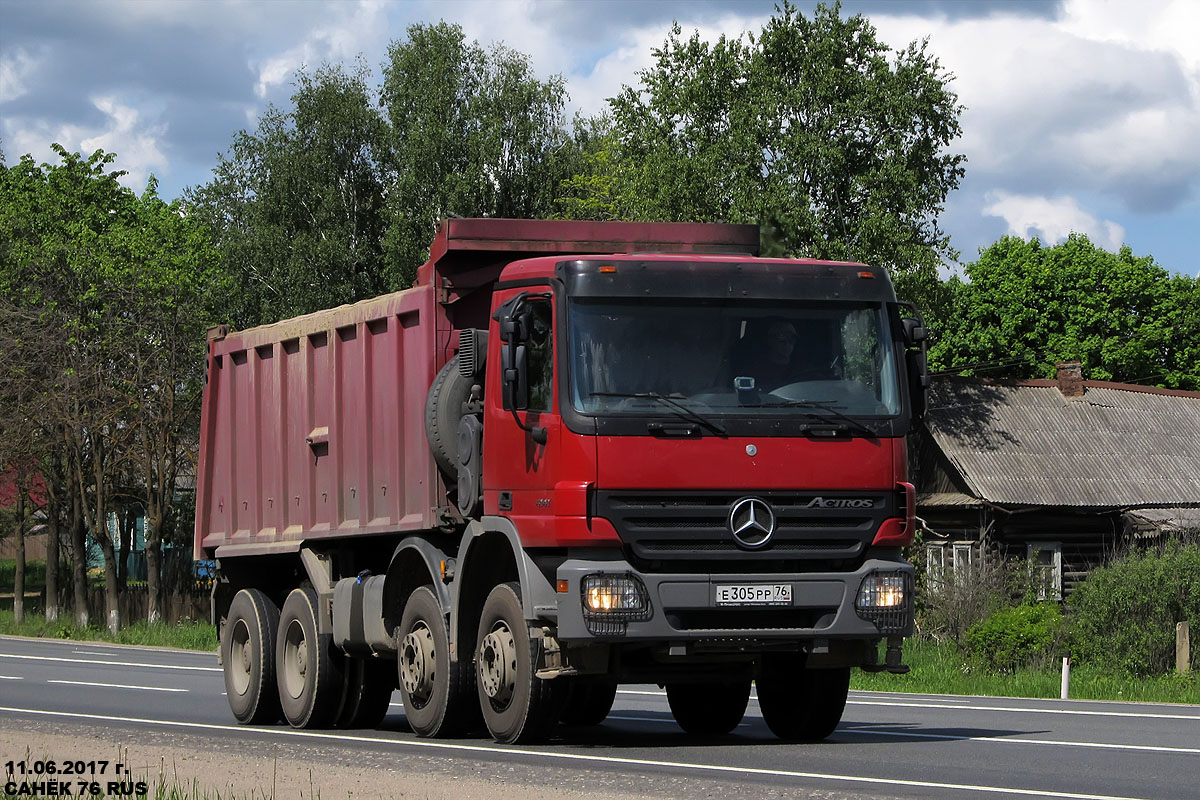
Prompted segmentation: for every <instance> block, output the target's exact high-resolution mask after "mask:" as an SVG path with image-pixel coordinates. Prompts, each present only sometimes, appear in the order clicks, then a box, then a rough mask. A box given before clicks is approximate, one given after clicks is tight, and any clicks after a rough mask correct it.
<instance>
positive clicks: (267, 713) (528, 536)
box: [195, 219, 927, 742]
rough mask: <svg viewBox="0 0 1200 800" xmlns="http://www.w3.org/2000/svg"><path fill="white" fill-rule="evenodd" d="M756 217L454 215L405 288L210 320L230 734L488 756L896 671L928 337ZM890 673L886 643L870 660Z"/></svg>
mask: <svg viewBox="0 0 1200 800" xmlns="http://www.w3.org/2000/svg"><path fill="white" fill-rule="evenodd" d="M757 251H758V230H757V228H755V227H752V226H735V225H702V224H651V223H613V222H603V223H599V222H565V221H532V220H495V219H486V220H483V219H455V220H449V221H446V222H444V223H442V225H441V227H440V230H439V232H438V234H437V238H436V239H435V241H434V242H433V244H432V246H431V252H430V257H429V260H428V262H427V263H425V264H424V265H423V266H422V267H421V268H420V270H419V273H418V278H417V280H416V282H415V284H414V287H413V288H411V289H408V290H405V291H401V292H396V293H394V294H389V295H384V296H382V297H378V298H375V299H373V300H366V301H363V302H359V303H355V304H353V305H346V306H342V307H339V308H333V309H329V310H326V311H319V312H317V313H314V314H309V315H306V316H301V317H296V318H295V319H289V320H284V321H282V322H277V323H274V324H270V325H263V326H261V327H257V328H253V329H250V330H245V331H239V332H232V331H229V330H228V329H224V328H218V329H214V330H213V331H211V332H210V334H209V342H208V374H207V384H206V387H205V392H204V400H203V411H202V422H201V429H202V432H201V439H200V465H199V476H198V484H197V509H196V534H195V555H196V557H197V558H198V559H216V561H217V572H216V575H217V580H216V583H215V586H214V590H213V595H212V618H213V622H214V624H216V625H217V626H218V628H219V631H220V642H221V647H220V654H221V662H222V665H223V668H224V674H225V686H226V690H227V695H228V699H229V704H230V706H231V708H232V710H233V713H234V716H235V717H236V718H237V719H238V720H239V721H241V722H243V723H272V722H276V721H278V720H279V719H280V717H282V718H284V719H286V720H287V722H289V723H290V724H292V725H294V726H297V727H335V726H336V727H363V726H374V725H376V724H377V723H378V722H379V721H380V720H381V719H382V718H383V715H384V714H385V713H386V712H387V708H388V703H389V700H390V698H391V695H392V692H393V690H394V689H396V688H399V690H400V694H401V697H402V699H403V704H404V711H405V716H406V717H407V720H408V723H409V724H410V725H411V726H412V729H413V730H414V731H415V732H416V733H418V734H419V735H422V736H449V735H455V734H462V733H464V732H468V731H470V730H473V729H480V728H481V727H482V726H481V723H482V725H486V727H487V730H488V731H489V732H490V733H491V735H492V736H493V737H494V738H495V739H496V740H497V741H500V742H530V741H536V740H538V739H541V738H544V737H546V736H547V735H549V733H550V732H551V730H552V728H553V727H554V726H555V725H556V724H558V723H559V722H562V723H565V724H569V725H588V724H595V723H598V722H600V721H602V720H603V719H604V718H605V716H606V715H607V714H608V711H609V709H610V708H611V706H612V703H613V698H614V695H615V693H616V690H617V689H616V687H617V686H618V684H621V683H653V684H659V685H661V686H664V687H665V688H666V695H667V699H668V701H669V704H670V707H671V710H672V712H673V714H674V716H675V719H676V720H677V721H678V723H679V725H680V726H681V727H682V728H683V729H684V730H686V731H689V732H695V733H701V734H710V735H711V734H722V733H727V732H729V731H731V730H732V729H733V728H734V727H735V726H737V724H738V723H739V722H740V720H741V719H742V717H743V715H744V713H745V709H746V705H747V698H748V697H749V693H750V688H751V684H752V682H753V683H756V684H757V690H758V700H759V703H760V706H761V709H762V714H763V718H764V720H765V721H766V724H767V725H768V726H769V727H770V729H771V730H772V731H773V732H774V733H775V734H776V735H778V736H780V737H782V738H785V739H810V740H811V739H821V738H824V737H825V736H827V735H828V734H829V733H831V732H832V731H833V729H834V728H835V727H836V725H837V723H838V721H839V720H840V718H841V714H842V711H843V708H844V705H845V701H846V693H847V687H848V683H849V679H850V670H851V668H853V667H861V668H863V669H867V670H874V671H879V670H888V671H892V672H902V671H904V670H905V669H906V667H905V666H904V665H903V664H902V663H901V662H902V658H901V643H902V639H903V637H904V636H905V635H907V634H909V633H911V629H912V615H913V570H912V567H911V566H910V565H909V564H907V563H905V562H904V560H903V558H902V556H901V548H902V546H904V545H906V544H908V543H910V542H911V541H912V536H913V531H914V517H913V514H914V496H913V487H912V485H911V484H910V483H908V482H907V460H906V447H905V435H906V434H907V433H908V431H909V428H910V426H911V424H912V422H913V419H914V418H915V417H916V416H918V415H919V414H920V413H921V412H922V410H923V404H924V391H925V384H926V383H927V377H926V369H925V355H924V344H923V341H924V338H925V331H924V329H923V326H922V325H921V323H920V321H919V320H918V319H916V318H915V317H914V316H913V315H907V314H905V313H904V311H903V308H902V306H901V305H900V304H898V303H897V301H896V298H895V294H894V292H893V289H892V285H891V282H890V280H889V278H888V275H887V273H886V272H885V271H884V270H882V269H879V268H874V267H870V266H865V265H862V264H850V263H831V262H821V261H812V260H782V259H765V258H758V257H756V256H755V253H757ZM881 649H882V650H883V651H884V652H883V658H882V659H881V658H880V650H881Z"/></svg>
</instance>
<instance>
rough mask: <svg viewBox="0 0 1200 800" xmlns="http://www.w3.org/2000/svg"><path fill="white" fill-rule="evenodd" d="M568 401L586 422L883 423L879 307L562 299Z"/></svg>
mask: <svg viewBox="0 0 1200 800" xmlns="http://www.w3.org/2000/svg"><path fill="white" fill-rule="evenodd" d="M568 318H569V324H570V333H569V337H570V342H569V347H570V358H571V365H570V369H571V402H572V404H573V405H574V406H575V408H576V409H577V410H578V411H581V412H583V413H585V414H609V413H612V414H638V415H647V414H655V413H661V412H662V409H663V402H662V398H670V399H672V400H673V401H675V402H676V403H678V404H679V405H685V406H687V407H688V408H689V409H691V410H693V411H694V412H696V413H701V414H714V413H715V414H717V415H732V414H738V415H741V414H753V415H790V414H797V415H805V416H810V417H811V416H813V415H814V414H828V415H831V416H833V415H836V416H894V415H896V414H898V413H899V411H900V399H899V393H898V389H897V381H898V375H897V371H896V364H895V358H894V353H893V348H892V339H891V335H890V333H889V330H890V329H889V326H888V322H887V315H886V311H885V309H884V308H883V306H882V305H881V304H877V303H876V304H869V303H813V304H808V305H804V304H797V303H795V302H789V303H786V304H781V303H763V302H749V301H747V302H742V303H738V302H729V301H699V300H695V299H687V300H679V301H662V300H657V301H655V302H654V303H648V302H644V301H643V302H638V301H625V300H620V301H616V300H611V299H603V300H594V299H591V298H573V299H572V300H571V304H570V310H569V313H568Z"/></svg>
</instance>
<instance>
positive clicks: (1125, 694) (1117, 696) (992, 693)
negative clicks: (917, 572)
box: [850, 639, 1200, 703]
mask: <svg viewBox="0 0 1200 800" xmlns="http://www.w3.org/2000/svg"><path fill="white" fill-rule="evenodd" d="M904 663H906V664H908V665H909V666H910V667H912V671H911V672H909V673H908V674H907V675H889V674H888V673H886V672H882V673H878V674H868V673H865V672H861V671H859V670H855V671H854V673H853V677H852V678H851V683H850V686H851V688H853V689H863V690H869V691H879V692H918V693H931V694H971V695H983V696H988V697H1058V696H1059V690H1060V688H1061V680H1062V672H1061V670H1062V663H1061V661H1060V662H1059V663H1058V664H1054V665H1052V666H1048V667H1046V668H1043V669H1018V670H1017V671H1016V672H1013V673H1012V674H997V673H994V672H989V671H986V670H984V669H981V668H980V667H979V666H978V665H976V664H973V663H972V662H971V661H970V660H969V659H968V658H967V657H966V656H965V655H964V654H963V653H962V652H960V651H959V649H958V648H957V647H956V646H955V645H954V644H953V643H943V644H939V643H936V642H932V641H929V640H925V639H909V640H908V641H907V642H905V645H904ZM1070 695H1071V697H1072V698H1073V699H1080V700H1137V701H1142V702H1153V703H1200V675H1198V674H1197V673H1194V672H1193V673H1191V674H1189V675H1177V674H1175V673H1171V674H1168V675H1162V676H1159V677H1155V678H1134V677H1129V676H1126V675H1122V674H1119V673H1116V672H1113V671H1107V670H1104V669H1101V668H1097V667H1096V666H1094V665H1089V664H1073V665H1072V666H1071V691H1070Z"/></svg>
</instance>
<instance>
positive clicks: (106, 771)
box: [4, 758, 149, 797]
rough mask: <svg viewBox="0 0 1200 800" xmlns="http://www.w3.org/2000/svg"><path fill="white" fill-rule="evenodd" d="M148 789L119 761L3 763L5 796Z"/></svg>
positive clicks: (120, 793) (122, 793)
mask: <svg viewBox="0 0 1200 800" xmlns="http://www.w3.org/2000/svg"><path fill="white" fill-rule="evenodd" d="M148 791H149V785H148V784H147V782H146V781H139V780H135V779H134V776H133V775H132V774H130V771H129V767H128V766H127V765H126V764H123V763H121V762H119V761H107V760H96V759H90V760H86V761H85V760H82V759H70V758H65V759H53V758H51V759H45V758H39V759H28V758H24V759H17V760H11V761H5V762H4V793H5V796H6V797H138V796H145V795H146V794H147V792H148Z"/></svg>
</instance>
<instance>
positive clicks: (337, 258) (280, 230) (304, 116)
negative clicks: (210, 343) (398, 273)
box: [187, 65, 388, 327]
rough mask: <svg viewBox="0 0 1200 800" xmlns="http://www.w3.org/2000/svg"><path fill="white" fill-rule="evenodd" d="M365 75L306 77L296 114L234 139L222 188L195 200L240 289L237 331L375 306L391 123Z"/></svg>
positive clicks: (212, 186)
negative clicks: (361, 304)
mask: <svg viewBox="0 0 1200 800" xmlns="http://www.w3.org/2000/svg"><path fill="white" fill-rule="evenodd" d="M366 81H367V71H366V69H365V67H362V66H361V65H360V66H359V68H358V69H357V70H356V71H355V72H349V73H348V72H346V71H345V70H343V69H342V68H341V67H336V66H325V67H322V68H321V69H318V70H317V71H316V73H315V74H314V75H309V74H307V73H306V72H304V71H303V70H302V71H300V72H299V73H297V76H296V92H295V94H293V95H292V103H293V108H292V109H291V110H289V111H284V110H281V109H278V108H275V107H274V106H272V107H269V108H268V109H267V110H266V112H264V114H263V115H262V117H260V119H259V123H258V130H257V131H256V132H254V133H248V132H246V131H242V132H240V133H238V134H237V135H236V136H235V137H234V141H233V146H232V147H231V149H230V151H229V152H228V153H227V154H225V155H223V156H221V157H220V158H219V160H218V163H217V166H216V168H215V169H214V170H213V172H214V179H213V180H212V182H210V183H209V184H207V185H206V186H203V187H201V188H199V189H197V190H194V191H192V192H189V194H188V199H187V205H188V206H189V207H190V209H191V213H193V214H195V215H196V216H197V218H198V219H200V220H201V221H203V222H204V223H206V224H207V225H208V226H209V227H210V228H211V229H212V230H213V231H214V232H215V235H216V241H217V244H218V247H219V251H220V254H221V258H222V262H223V265H224V269H225V271H226V272H227V273H228V274H229V275H230V276H231V278H232V280H233V281H234V284H235V285H237V286H238V287H239V290H238V292H236V293H233V294H231V295H230V296H229V299H228V311H229V314H230V316H231V317H232V321H233V322H234V323H235V324H236V325H238V326H239V327H246V326H249V325H256V324H260V323H263V322H271V321H274V320H277V319H280V318H283V317H290V316H294V315H296V314H302V313H306V312H309V311H315V310H317V309H320V308H327V307H330V306H335V305H339V304H342V303H349V302H353V301H355V300H360V299H363V298H365V297H373V296H375V295H378V294H381V293H383V292H384V291H386V290H387V288H388V284H387V283H386V281H385V276H384V268H383V236H384V231H385V227H386V221H385V216H384V202H385V190H384V188H385V187H384V172H383V155H384V154H383V148H384V146H385V142H386V130H387V125H386V123H385V122H384V120H383V119H382V118H381V117H380V115H379V113H378V111H376V109H375V99H374V95H373V93H372V92H371V90H370V89H369V88H368V87H367V83H366Z"/></svg>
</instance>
